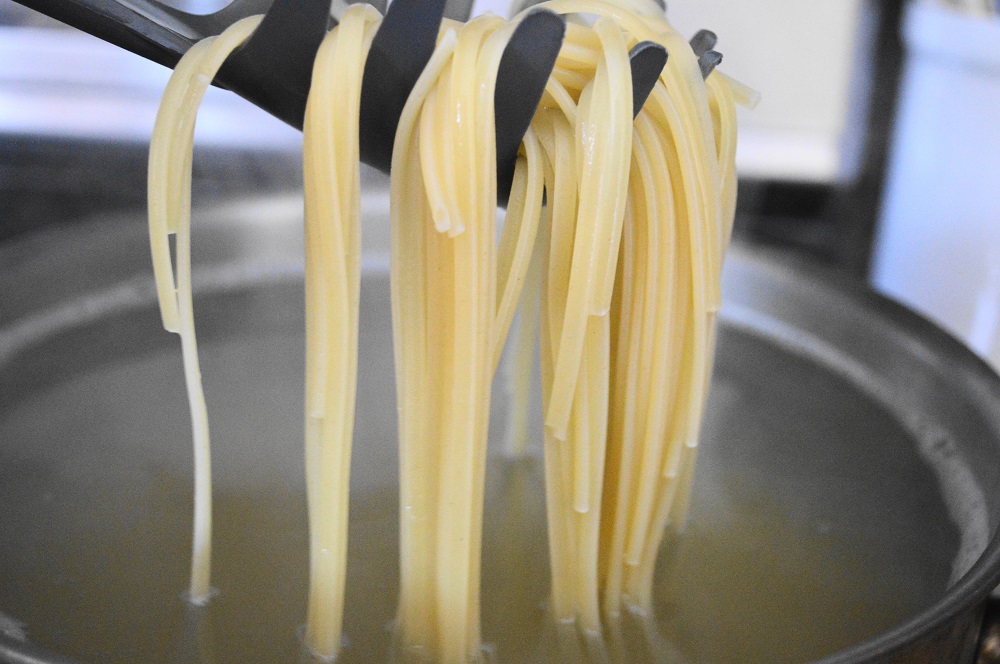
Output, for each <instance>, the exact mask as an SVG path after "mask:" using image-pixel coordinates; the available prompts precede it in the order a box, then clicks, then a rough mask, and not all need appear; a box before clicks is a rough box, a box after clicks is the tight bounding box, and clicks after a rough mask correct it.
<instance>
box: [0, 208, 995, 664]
mask: <svg viewBox="0 0 1000 664" xmlns="http://www.w3.org/2000/svg"><path fill="white" fill-rule="evenodd" d="M300 206H301V202H300V201H296V200H294V199H291V200H279V201H270V202H266V203H264V202H262V203H260V204H257V205H248V204H243V205H235V206H230V207H226V208H220V209H214V210H210V211H205V212H203V213H202V214H201V215H196V217H195V224H196V231H195V247H196V256H195V263H196V273H195V277H194V280H195V284H196V291H197V292H196V301H195V312H196V317H197V329H198V335H199V343H200V347H201V356H202V372H203V376H204V380H205V387H206V394H207V401H208V407H209V414H210V418H211V426H212V444H213V454H214V459H213V463H214V482H215V486H214V490H215V508H214V521H215V528H216V532H215V553H214V565H213V585H214V586H215V587H217V589H218V596H217V597H215V598H214V599H213V601H212V602H211V604H210V605H209V607H208V609H207V610H205V611H202V612H200V613H198V614H197V615H194V614H193V613H192V612H191V611H189V610H187V609H186V605H185V604H184V602H183V601H182V598H181V595H182V592H183V590H184V589H185V587H186V584H187V574H188V568H187V565H188V563H189V548H190V515H191V509H192V504H191V502H192V501H191V443H190V425H189V420H188V415H187V406H186V397H185V393H184V387H183V376H182V372H181V362H180V351H179V341H178V339H177V337H175V336H174V335H171V334H168V333H166V332H164V331H163V330H162V328H161V326H160V320H159V313H158V310H157V307H156V302H155V295H154V292H153V290H152V277H151V271H150V268H149V266H148V260H149V258H148V248H147V247H148V245H147V244H146V242H147V241H146V239H145V228H144V224H143V223H142V220H141V219H134V218H123V219H113V220H97V221H94V222H93V223H90V224H85V225H81V226H80V227H76V228H72V229H61V230H59V231H56V232H52V233H44V234H39V235H38V236H36V237H34V238H30V239H28V240H25V241H23V242H21V243H19V244H17V245H12V246H9V247H7V248H5V249H4V250H3V252H4V253H3V255H2V257H0V262H2V263H3V264H4V265H5V269H4V274H0V293H3V294H4V295H3V298H4V308H5V310H6V311H7V312H8V315H7V316H6V317H5V319H4V320H2V321H0V570H2V574H0V644H2V643H7V644H10V645H8V646H6V647H7V648H8V649H10V650H11V651H13V650H16V649H17V648H18V647H21V646H22V645H23V644H24V643H27V644H30V647H32V648H33V647H38V648H42V649H45V650H46V651H50V652H52V653H58V654H60V655H62V656H66V657H70V658H73V659H76V660H79V661H85V662H134V661H144V662H176V661H203V662H220V663H221V662H282V661H294V660H296V659H298V657H299V654H300V645H299V637H298V628H299V625H300V624H301V623H302V622H303V619H304V615H305V596H306V583H307V557H306V556H307V549H306V546H307V540H306V512H305V497H304V496H305V490H304V480H303V474H304V470H303V461H302V395H303V380H304V379H303V355H304V346H303V332H302V330H303V327H304V321H303V311H302V302H303V294H302V274H301V258H300V256H301V243H302V239H301V231H300V225H301V221H300V214H301V213H300ZM384 217H385V213H384V203H383V208H382V211H381V212H380V211H379V208H378V205H377V204H376V203H372V202H371V201H369V210H368V213H367V219H366V222H365V223H366V231H367V230H368V228H369V227H371V228H374V229H375V230H373V231H372V233H371V235H373V236H374V237H376V238H378V237H384V225H385V219H384ZM380 229H381V230H380ZM380 233H382V235H381V236H380V235H379V234H380ZM373 242H374V244H369V245H368V247H367V249H366V253H365V259H364V265H365V275H364V278H363V282H362V314H361V331H360V335H359V338H360V344H361V351H360V352H361V356H360V359H359V385H358V406H357V424H356V427H355V431H356V433H355V442H354V454H353V460H352V471H351V473H352V474H351V482H352V489H351V517H350V526H349V528H350V539H349V562H348V589H347V593H348V597H347V609H346V615H345V634H346V637H345V638H346V640H347V647H346V648H345V650H344V651H343V657H342V660H341V661H343V662H372V661H388V660H389V659H390V656H391V652H390V650H391V622H392V618H393V612H394V608H395V599H396V598H395V593H396V585H397V575H398V572H397V568H396V565H397V562H396V561H397V559H398V553H397V547H398V540H397V533H396V529H397V525H396V524H397V515H398V506H397V494H396V482H397V455H396V442H395V407H394V403H395V394H394V389H395V388H394V382H393V377H392V345H391V336H390V318H389V292H388V291H389V289H388V278H387V273H386V266H387V261H386V259H385V253H384V251H382V250H383V249H384V246H379V245H378V241H377V239H376V240H375V241H373ZM7 266H11V269H8V268H7ZM886 307H887V305H886V304H885V303H884V302H883V301H881V300H878V299H875V298H872V297H870V296H863V295H859V294H858V292H855V291H851V290H850V289H847V288H839V287H836V286H833V285H830V284H829V283H827V282H824V281H822V280H817V279H813V278H811V277H808V276H806V274H805V273H804V272H801V271H798V270H794V269H791V268H786V267H784V266H781V265H779V264H777V263H772V262H770V261H767V260H763V259H762V258H761V257H759V256H757V255H755V254H753V253H751V252H749V251H746V250H738V251H736V252H735V253H734V254H733V255H732V257H731V258H730V259H729V264H728V265H727V279H726V306H725V309H724V311H723V316H722V325H721V328H720V335H719V350H718V358H717V362H716V371H715V377H714V383H713V388H712V393H711V397H710V401H709V406H708V412H707V419H706V424H705V427H704V435H703V442H702V448H701V451H700V456H699V462H698V471H697V481H696V485H695V497H694V507H693V513H692V517H691V522H690V526H689V528H688V530H687V532H686V533H685V535H684V536H683V537H681V538H679V539H677V540H674V541H670V542H668V543H667V544H666V545H665V546H664V547H663V550H662V552H661V559H660V565H659V569H658V573H657V581H656V589H655V597H656V614H655V616H652V617H650V618H648V619H640V618H638V617H628V618H627V619H626V620H625V621H624V623H623V625H621V630H622V631H621V632H620V633H619V634H617V635H614V634H611V635H609V636H608V638H607V640H606V643H605V646H606V648H607V651H606V652H605V653H604V655H606V656H607V657H608V658H609V659H610V660H611V661H622V662H625V661H628V662H638V661H657V662H663V661H666V662H672V661H676V662H692V663H695V662H701V663H709V662H711V663H716V662H717V663H725V662H734V663H735V662H748V661H768V662H802V661H810V660H815V659H820V658H823V657H826V656H829V655H831V654H833V653H836V652H838V651H842V650H844V649H846V648H849V647H851V646H854V645H856V644H859V643H862V642H865V641H868V640H870V639H872V638H876V637H878V635H879V634H881V633H883V632H885V631H886V630H889V629H891V628H893V627H897V626H899V625H904V624H906V623H907V621H910V620H911V619H914V618H916V617H918V616H920V615H924V616H926V615H927V612H928V611H933V610H934V607H935V605H937V604H939V603H940V602H941V601H942V598H944V597H945V596H946V595H947V593H948V592H949V590H948V589H949V588H950V587H951V586H952V585H953V584H954V583H955V582H956V581H957V580H959V579H960V578H962V576H963V575H964V574H966V572H968V570H969V569H970V567H971V566H972V565H973V564H974V563H975V561H976V560H977V559H978V558H980V556H982V554H983V552H984V551H985V550H986V548H987V544H988V541H989V539H990V538H991V536H992V533H993V531H994V530H995V528H996V524H997V513H998V506H997V505H996V504H995V503H996V502H997V500H998V498H997V497H994V496H996V495H997V492H996V491H988V490H987V488H991V487H995V486H996V484H997V482H998V480H1000V475H998V472H997V470H996V468H995V463H992V462H991V460H992V459H994V458H995V455H996V452H997V450H996V441H997V440H998V439H1000V437H998V435H997V433H998V431H1000V426H998V423H997V422H996V421H995V417H996V416H995V415H994V414H993V413H992V411H991V409H990V408H989V407H988V406H989V404H993V405H995V404H996V403H997V401H996V397H997V394H996V393H995V391H994V390H995V383H994V382H991V381H992V380H993V379H992V376H991V375H988V374H987V373H985V372H984V370H982V369H981V368H979V367H978V365H976V364H975V363H974V362H972V361H971V360H970V359H969V358H967V357H966V356H965V355H963V352H964V351H962V350H961V349H958V348H957V347H955V346H952V345H949V344H950V342H948V341H947V340H945V339H944V338H943V337H942V338H939V337H937V336H935V335H934V334H933V333H931V332H928V330H929V328H927V329H925V328H924V327H921V326H920V325H919V324H917V323H916V322H914V319H911V318H909V317H908V316H909V315H908V314H902V313H900V312H898V311H897V310H895V309H894V308H892V307H891V306H889V307H888V308H886ZM914 325H916V326H917V327H916V330H914V329H913V326H914ZM956 357H957V358H958V359H957V360H956ZM956 362H957V364H956ZM966 365H968V367H971V368H968V369H966V368H965V367H966ZM956 367H958V368H957V369H956ZM503 375H504V371H503V370H501V371H500V372H499V373H498V378H497V380H496V381H495V383H494V390H493V393H494V406H493V416H492V420H491V430H490V435H491V440H490V445H491V446H492V447H491V456H490V464H489V475H488V483H487V495H486V518H485V523H486V530H485V532H484V539H483V541H484V545H483V556H484V563H483V588H482V605H483V634H484V639H485V640H486V641H487V642H488V646H489V648H490V649H491V650H490V651H491V652H492V653H493V655H494V656H495V657H496V660H495V661H498V662H531V661H575V659H574V658H577V657H579V656H581V652H582V650H577V649H583V648H586V644H584V643H582V642H581V641H579V640H576V639H572V638H569V639H567V638H565V636H566V635H565V634H560V633H559V630H557V629H556V628H555V627H552V626H551V625H549V623H548V622H547V621H546V619H545V615H546V614H545V597H546V592H547V587H548V553H547V549H546V540H545V507H544V488H543V484H542V464H541V450H540V445H535V446H533V447H531V448H530V450H529V455H528V456H527V457H526V458H520V459H514V458H511V457H510V456H509V455H507V454H506V451H505V449H506V448H505V438H504V431H505V422H506V420H507V418H508V416H509V413H508V408H507V401H508V399H507V385H506V382H505V380H504V378H503ZM976 381H978V382H976ZM956 382H957V385H956ZM984 386H985V387H984ZM536 401H537V400H536ZM537 411H538V408H537V407H536V408H535V410H534V412H532V413H531V417H532V418H533V421H534V422H535V424H536V430H540V429H538V427H540V415H539V413H538V412H537ZM991 494H992V495H991ZM984 592H985V591H984ZM968 601H969V602H973V601H978V598H970V599H969V600H968ZM19 644H20V645H19ZM24 647H25V648H28V647H29V646H24ZM592 654H593V653H592ZM0 661H4V660H3V659H2V656H0ZM10 661H20V660H13V659H12V660H10Z"/></svg>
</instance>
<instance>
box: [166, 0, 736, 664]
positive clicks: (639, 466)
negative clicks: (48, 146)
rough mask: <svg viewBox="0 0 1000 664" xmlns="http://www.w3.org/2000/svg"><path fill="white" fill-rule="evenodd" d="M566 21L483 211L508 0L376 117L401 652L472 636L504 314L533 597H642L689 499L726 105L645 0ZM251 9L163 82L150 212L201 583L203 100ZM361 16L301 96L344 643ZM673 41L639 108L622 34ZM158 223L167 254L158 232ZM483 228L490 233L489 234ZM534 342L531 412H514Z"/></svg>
mask: <svg viewBox="0 0 1000 664" xmlns="http://www.w3.org/2000/svg"><path fill="white" fill-rule="evenodd" d="M544 6H546V7H548V8H549V9H551V10H553V11H556V12H559V13H563V14H567V15H574V16H576V17H577V19H579V16H587V17H589V19H588V20H574V21H572V22H570V23H569V25H568V29H567V34H566V40H565V43H564V46H563V48H562V50H561V52H560V54H559V57H558V59H557V62H556V67H555V70H554V71H553V74H552V76H551V78H550V79H549V82H548V84H547V86H546V91H545V94H544V96H543V98H542V101H541V103H540V105H539V108H538V110H537V112H536V113H535V117H534V119H533V120H532V123H531V127H530V129H529V130H528V131H527V133H526V135H525V137H524V139H523V143H522V146H521V152H520V155H519V157H518V160H517V164H516V167H515V174H514V182H513V186H512V192H511V196H510V202H509V206H508V209H507V212H506V215H505V220H504V222H503V227H502V228H498V227H497V218H496V207H497V205H496V203H497V200H496V199H497V194H496V187H497V183H496V177H497V174H496V154H495V152H496V146H495V141H494V135H495V130H496V128H495V118H494V116H493V113H494V106H493V93H494V83H495V80H496V74H497V68H498V66H499V63H500V58H501V56H502V54H503V49H504V47H505V46H506V44H507V41H508V40H509V38H510V36H511V34H512V33H513V30H514V28H515V26H516V22H517V20H519V19H518V18H515V19H514V20H512V21H504V20H503V19H500V18H498V17H495V16H485V17H479V18H477V19H474V20H472V21H470V22H468V23H466V24H459V23H456V22H453V21H445V23H444V25H443V26H442V29H441V31H440V34H439V38H438V43H437V47H436V49H435V51H434V53H433V55H432V57H431V59H430V61H429V63H428V64H427V66H426V67H425V68H424V70H423V72H422V74H421V76H420V78H419V80H418V81H417V84H416V86H415V88H414V90H413V91H412V93H411V95H410V97H409V99H408V101H407V103H406V106H405V108H404V110H403V114H402V116H401V118H400V122H399V126H398V129H397V133H396V136H395V143H394V149H393V159H392V173H391V193H390V198H391V205H390V216H391V274H390V283H391V290H392V325H393V343H394V350H393V352H394V358H395V366H396V395H397V406H398V426H399V458H400V478H399V496H400V595H399V605H398V606H399V608H398V615H397V622H396V634H395V639H396V640H397V642H398V644H399V647H400V648H402V649H403V651H404V653H411V654H416V655H418V656H419V657H421V658H427V659H429V660H431V661H440V662H467V661H476V660H478V659H480V658H481V657H482V652H481V636H480V624H479V605H480V597H479V592H480V590H479V586H480V548H481V542H482V526H483V523H482V519H483V497H484V482H485V473H486V456H487V430H488V420H489V414H490V401H491V390H492V380H493V378H494V374H495V373H496V371H497V367H498V365H499V363H500V357H501V353H502V351H503V348H504V345H505V342H506V340H507V337H508V335H509V331H510V330H511V327H512V324H513V322H514V320H515V312H516V311H520V314H519V316H517V320H518V324H517V326H516V327H515V328H514V329H515V333H514V335H513V338H514V339H515V340H514V341H513V342H512V345H513V351H512V355H513V364H512V370H511V371H510V372H509V373H508V376H509V381H510V382H511V384H512V385H513V386H514V387H513V388H512V392H513V394H514V399H513V401H514V404H515V413H514V416H513V417H512V419H511V427H512V433H511V441H512V442H511V444H510V445H511V447H510V449H511V453H512V454H515V455H521V454H525V453H526V450H527V449H528V447H529V445H528V443H529V440H530V439H531V438H532V437H534V438H535V439H537V440H540V441H541V443H542V449H543V454H544V463H545V471H544V472H545V487H546V510H547V516H548V526H549V528H548V536H549V544H550V547H549V549H550V567H551V577H552V602H551V612H552V617H553V618H554V619H557V620H559V621H561V622H564V623H568V622H571V621H574V622H575V623H576V624H577V626H578V628H579V629H580V630H581V631H582V632H584V633H585V634H587V635H589V638H598V637H599V635H600V634H601V633H602V632H604V631H605V630H606V629H609V628H611V629H616V627H615V621H616V620H617V616H618V615H619V613H620V612H621V611H622V609H623V608H629V609H631V610H635V611H640V612H644V611H645V612H648V611H650V610H651V606H652V595H651V592H652V585H653V578H652V577H653V570H654V567H655V560H656V556H657V554H658V551H659V549H660V543H661V540H662V538H663V537H664V534H665V533H666V532H670V531H675V532H678V531H679V530H680V529H681V528H682V527H683V525H684V522H685V520H686V515H687V510H688V509H689V505H690V493H691V485H692V482H693V473H694V467H695V458H696V448H697V444H698V437H699V433H700V426H701V420H702V416H703V411H704V409H705V403H706V399H707V394H708V385H709V377H710V374H711V369H712V355H713V348H714V343H715V316H716V311H717V309H718V307H719V305H720V286H719V279H720V272H721V268H722V264H723V256H724V252H725V250H726V247H727V245H728V242H729V235H730V232H731V229H732V218H733V214H734V211H735V201H736V171H735V146H736V127H735V112H734V108H735V104H736V103H744V104H752V103H754V94H753V93H752V91H750V90H749V89H747V88H745V87H744V86H742V85H740V84H739V83H736V82H735V81H733V80H732V79H730V78H728V77H726V76H725V75H723V74H722V73H720V72H714V73H713V74H711V75H710V76H709V77H708V79H707V80H703V79H702V76H701V73H700V70H699V68H698V63H697V57H696V56H695V55H694V53H693V52H692V51H691V49H690V47H689V46H688V44H687V43H686V41H685V40H684V39H683V38H682V37H681V36H680V35H679V34H678V33H677V32H676V31H675V30H673V28H672V27H671V26H670V25H669V23H668V22H667V21H666V19H665V17H664V16H663V14H662V11H661V10H660V9H659V8H658V7H657V6H656V5H655V3H653V2H652V1H651V0H628V1H624V0H623V1H621V2H618V3H614V2H609V1H607V0H552V1H551V2H548V3H545V4H544ZM258 21H259V17H255V18H252V19H247V20H245V21H242V22H240V23H238V24H236V25H234V26H233V27H232V28H230V29H229V30H227V31H226V32H225V33H223V34H222V35H221V36H219V37H218V38H212V39H208V40H205V41H204V42H202V43H200V44H198V45H196V46H195V47H193V48H192V49H191V51H190V52H189V53H188V54H187V55H186V56H185V57H184V58H183V59H182V61H181V62H180V63H179V64H178V66H177V68H176V70H175V73H174V75H173V77H172V78H171V81H170V83H169V85H168V87H167V90H166V92H165V94H164V100H163V103H162V106H161V111H160V114H159V115H158V118H157V124H156V128H155V131H154V137H153V143H152V145H151V151H150V176H149V177H150V181H149V182H150V193H149V210H150V216H149V220H150V230H151V235H150V237H151V248H152V252H153V264H154V271H155V277H156V284H157V289H158V293H159V296H160V304H161V314H162V318H163V323H164V326H165V327H166V328H167V329H168V330H171V331H176V332H178V333H179V334H180V336H181V340H182V348H183V355H184V366H185V373H186V376H187V387H188V393H189V400H190V404H191V412H192V422H193V429H194V440H195V457H196V501H195V502H196V505H197V508H196V516H195V536H194V552H193V564H192V582H191V591H190V595H191V599H192V601H196V602H204V601H206V600H207V598H208V597H209V595H210V585H209V555H210V543H211V532H210V528H211V521H210V507H211V503H210V491H211V485H210V480H209V479H208V478H209V477H210V475H209V463H210V454H209V442H208V421H207V413H206V410H205V405H204V397H203V395H202V392H201V385H200V375H199V372H198V363H197V351H196V344H195V335H194V326H193V317H192V311H191V284H190V277H191V274H190V170H191V140H192V136H193V130H194V118H195V114H196V112H197V105H198V103H199V101H200V98H201V95H202V94H203V92H204V90H205V88H206V87H207V86H208V85H209V83H210V81H211V80H212V78H213V77H214V75H215V72H216V71H217V70H218V68H219V66H220V65H221V63H222V62H223V60H224V59H225V57H226V56H227V55H228V53H230V52H231V51H232V50H233V49H234V48H236V47H237V46H238V45H239V44H240V43H242V42H243V41H244V40H245V39H246V38H247V36H248V35H249V34H250V33H251V32H252V31H253V29H254V27H255V26H256V25H257V23H258ZM379 25H380V17H379V15H378V14H377V12H375V10H373V9H372V8H370V7H368V6H354V7H351V8H350V9H349V10H348V11H347V12H346V13H345V15H344V16H343V18H342V21H341V23H340V24H339V26H338V27H337V28H335V29H334V30H333V31H331V32H330V34H329V35H327V37H326V39H325V40H324V42H323V44H322V46H321V47H320V49H319V52H318V54H317V57H316V63H315V68H314V71H313V83H312V89H311V91H310V94H309V99H308V103H307V107H306V116H305V123H304V149H303V152H304V174H305V230H306V246H305V264H306V269H305V300H306V376H305V386H306V389H305V404H304V416H305V430H306V440H305V456H306V485H307V494H308V504H309V531H310V593H309V600H308V607H307V609H306V614H307V625H306V631H305V645H306V646H307V647H308V648H309V649H310V650H311V651H312V652H313V653H314V654H316V655H319V656H321V657H324V658H330V659H332V658H335V657H336V656H337V654H338V652H339V648H340V642H341V633H340V632H341V623H342V621H343V615H344V612H345V610H349V607H345V606H344V579H345V577H346V551H347V545H346V543H347V537H348V536H349V533H348V528H347V518H348V517H347V515H348V512H347V505H348V499H349V494H350V492H349V476H348V474H349V468H350V458H351V440H352V437H353V427H354V422H353V413H354V405H355V384H356V380H357V345H358V311H359V283H360V233H361V229H360V219H359V216H360V213H359V207H360V206H359V196H360V192H359V189H360V178H359V159H360V157H359V153H358V124H359V123H358V113H359V106H360V101H359V100H360V94H361V85H362V78H363V73H364V63H365V58H366V54H367V51H368V48H369V46H370V44H371V41H372V38H373V36H374V34H375V32H376V30H377V29H378V26H379ZM641 40H653V41H656V42H658V43H660V44H662V45H664V46H665V47H666V48H667V50H668V52H669V56H670V57H669V61H668V64H667V66H666V68H665V69H664V70H663V73H662V74H661V76H660V78H659V80H658V82H657V84H656V86H655V88H654V90H653V92H652V93H651V95H650V97H649V100H648V101H647V103H646V105H645V106H644V109H643V110H642V112H641V113H640V114H639V115H638V117H637V118H635V119H634V120H633V116H632V89H631V75H630V70H629V61H628V54H629V49H630V48H631V47H633V46H634V45H635V44H636V43H637V42H639V41H641ZM171 233H176V235H177V266H176V279H175V276H174V267H173V264H172V262H171V259H170V245H169V239H168V236H169V235H170V234H171ZM498 235H499V240H498V239H497V238H498ZM536 343H537V345H538V347H539V349H540V358H541V372H540V373H541V383H542V402H543V403H542V410H543V413H544V430H543V431H538V432H531V431H530V430H529V427H528V420H527V416H526V413H527V410H528V407H529V394H530V375H531V368H532V367H531V365H532V359H533V354H534V348H535V345H536Z"/></svg>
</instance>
